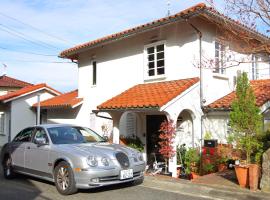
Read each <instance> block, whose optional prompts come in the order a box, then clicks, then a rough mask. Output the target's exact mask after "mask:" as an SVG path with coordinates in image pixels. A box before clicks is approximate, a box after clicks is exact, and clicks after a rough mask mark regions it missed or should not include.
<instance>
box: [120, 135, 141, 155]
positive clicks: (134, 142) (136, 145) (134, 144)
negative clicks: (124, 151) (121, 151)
mask: <svg viewBox="0 0 270 200" xmlns="http://www.w3.org/2000/svg"><path fill="white" fill-rule="evenodd" d="M120 142H121V144H123V145H126V146H128V147H131V148H133V149H136V150H138V151H140V152H143V150H144V144H143V143H142V141H141V140H140V138H139V137H137V136H134V137H124V136H121V137H120Z"/></svg>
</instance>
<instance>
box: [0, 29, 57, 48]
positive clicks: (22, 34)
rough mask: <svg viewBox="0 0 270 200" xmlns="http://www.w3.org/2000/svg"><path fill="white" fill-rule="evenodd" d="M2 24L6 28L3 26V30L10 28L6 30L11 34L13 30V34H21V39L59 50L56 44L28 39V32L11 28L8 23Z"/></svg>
mask: <svg viewBox="0 0 270 200" xmlns="http://www.w3.org/2000/svg"><path fill="white" fill-rule="evenodd" d="M0 26H2V27H4V28H5V29H3V28H1V30H6V29H7V30H9V31H7V30H6V32H9V33H10V34H11V32H12V33H13V35H14V33H15V34H16V36H19V37H20V38H21V39H24V40H27V41H28V42H31V43H35V44H37V45H39V46H43V47H46V48H54V49H57V50H58V47H55V46H53V45H51V44H48V43H45V42H42V41H40V40H36V41H34V40H31V39H28V38H29V36H27V35H26V34H24V33H22V32H19V31H16V30H15V29H13V28H10V27H8V26H6V25H3V24H0Z"/></svg>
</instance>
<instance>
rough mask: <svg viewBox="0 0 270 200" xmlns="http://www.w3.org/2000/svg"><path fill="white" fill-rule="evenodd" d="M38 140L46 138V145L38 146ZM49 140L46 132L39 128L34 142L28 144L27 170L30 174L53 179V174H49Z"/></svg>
mask: <svg viewBox="0 0 270 200" xmlns="http://www.w3.org/2000/svg"><path fill="white" fill-rule="evenodd" d="M37 138H44V139H45V140H46V144H43V145H40V144H37V142H36V139H37ZM49 151H50V146H49V139H48V136H47V133H46V131H45V130H44V129H43V128H41V127H37V128H36V130H35V132H34V136H33V138H32V141H31V142H30V143H28V144H26V148H25V170H26V171H28V172H29V173H32V174H35V175H38V176H43V177H44V176H45V177H49V178H52V175H51V173H50V172H49V164H48V163H49V162H48V159H49Z"/></svg>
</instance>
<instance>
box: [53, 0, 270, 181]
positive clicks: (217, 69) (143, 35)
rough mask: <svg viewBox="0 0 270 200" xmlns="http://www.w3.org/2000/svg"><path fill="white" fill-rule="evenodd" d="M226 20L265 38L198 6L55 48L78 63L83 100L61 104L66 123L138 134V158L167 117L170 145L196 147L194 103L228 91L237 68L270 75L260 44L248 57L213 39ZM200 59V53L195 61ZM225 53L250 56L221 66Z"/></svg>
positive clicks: (199, 120)
mask: <svg viewBox="0 0 270 200" xmlns="http://www.w3.org/2000/svg"><path fill="white" fill-rule="evenodd" d="M228 24H229V25H231V27H232V28H233V31H234V32H235V33H239V35H240V33H241V34H242V33H247V34H249V35H250V36H252V37H253V41H256V43H257V44H263V43H266V42H268V43H269V38H267V37H266V36H264V35H262V34H259V33H258V32H256V31H254V30H252V29H249V28H247V27H246V26H244V25H241V24H240V23H238V22H236V21H234V20H232V19H230V18H228V17H225V16H224V15H222V14H220V13H219V12H217V11H216V10H214V9H213V8H209V7H207V6H206V5H204V4H198V5H195V6H193V7H191V8H189V9H186V10H184V11H181V12H179V13H177V14H175V15H172V16H169V17H165V18H162V19H159V20H156V21H153V22H150V23H147V24H144V25H141V26H137V27H134V28H131V29H128V30H125V31H122V32H120V33H116V34H113V35H109V36H106V37H103V38H100V39H97V40H94V41H90V42H87V43H84V44H81V45H78V46H75V47H73V48H70V49H67V50H65V51H63V52H61V54H60V57H62V58H69V59H71V60H76V61H77V62H78V69H79V83H78V98H83V104H82V105H80V107H77V109H79V110H73V111H72V110H71V109H70V108H68V109H69V111H68V112H74V113H75V115H74V122H76V123H77V122H78V123H80V124H81V125H85V126H90V127H91V128H93V129H95V130H97V131H103V128H104V126H110V125H111V123H112V133H113V141H114V142H115V143H118V142H119V136H120V135H123V136H135V135H136V136H138V137H139V138H141V140H142V141H143V143H144V144H145V157H146V159H147V157H148V156H149V155H150V154H152V153H158V148H157V147H158V134H159V126H160V124H161V122H162V121H163V120H165V119H168V118H171V119H172V120H173V121H174V123H175V125H176V127H177V137H176V142H175V146H176V145H177V144H181V143H186V144H187V146H188V147H191V146H198V145H200V144H201V142H202V138H203V131H202V129H203V126H202V125H203V123H204V118H203V110H202V109H201V108H202V106H205V105H208V104H210V103H212V102H214V101H215V100H217V99H219V98H221V97H223V96H224V95H226V94H228V93H230V92H231V91H233V89H234V87H235V80H236V77H237V76H238V75H239V73H240V72H242V71H246V72H247V73H248V74H249V77H250V79H258V78H268V77H269V75H270V74H269V70H268V71H267V73H266V71H264V70H262V69H264V68H269V63H268V62H263V59H264V58H265V57H267V56H268V54H266V52H265V50H264V49H262V50H261V51H260V52H258V54H256V55H250V54H242V53H239V52H238V51H237V50H236V49H233V48H231V45H229V44H227V43H226V42H224V41H221V40H220V36H221V34H222V32H224V31H227V29H228V27H227V26H224V25H228ZM223 39H224V38H223ZM238 42H239V43H241V42H242V41H241V38H240V39H239V40H238ZM200 44H201V45H200ZM200 47H201V49H200ZM225 50H226V51H227V52H228V53H227V54H226V55H225ZM200 58H204V59H202V61H203V62H201V63H200V62H199V61H200ZM205 58H207V59H205ZM230 58H231V59H236V58H240V60H245V59H249V58H252V63H246V62H242V63H239V65H236V66H235V67H229V64H233V65H234V63H232V62H233V60H230ZM255 58H256V59H255ZM208 61H209V62H208ZM212 61H214V67H212V66H211V63H213V62H212ZM226 61H228V63H229V64H228V63H227V62H226ZM259 61H260V62H259ZM198 63H199V64H198ZM198 66H201V71H200V68H199V67H198ZM259 69H260V70H259ZM200 75H201V76H200ZM198 77H200V78H201V79H199V78H198ZM200 86H201V87H200ZM64 109H65V108H63V110H62V111H61V112H63V113H64V112H65V110H64ZM69 116H70V115H69ZM51 118H54V117H53V116H51ZM78 119H79V120H78ZM71 121H72V120H71ZM71 121H70V122H71ZM209 131H214V130H209ZM169 171H170V172H172V173H173V176H175V175H176V156H175V157H174V158H173V159H171V160H170V165H169Z"/></svg>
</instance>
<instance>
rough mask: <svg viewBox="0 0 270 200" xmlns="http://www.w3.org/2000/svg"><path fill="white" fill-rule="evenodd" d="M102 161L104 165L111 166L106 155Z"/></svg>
mask: <svg viewBox="0 0 270 200" xmlns="http://www.w3.org/2000/svg"><path fill="white" fill-rule="evenodd" d="M101 163H102V165H104V166H109V160H108V158H106V157H103V158H101Z"/></svg>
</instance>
